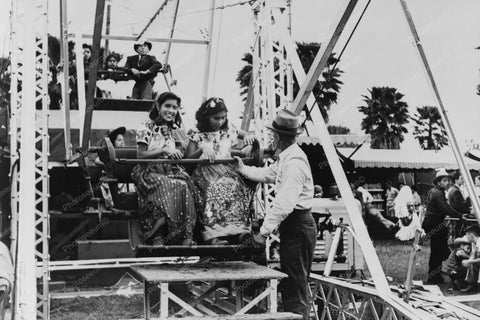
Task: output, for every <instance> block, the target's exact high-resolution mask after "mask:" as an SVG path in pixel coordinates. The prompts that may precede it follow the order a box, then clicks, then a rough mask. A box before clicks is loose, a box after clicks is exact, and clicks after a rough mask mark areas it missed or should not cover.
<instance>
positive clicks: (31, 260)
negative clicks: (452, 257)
mask: <svg viewBox="0 0 480 320" xmlns="http://www.w3.org/2000/svg"><path fill="white" fill-rule="evenodd" d="M35 10H36V1H35V0H30V1H27V0H26V1H25V18H24V19H25V20H24V23H23V29H24V42H23V48H24V52H23V57H24V59H23V65H24V72H23V77H22V87H23V96H22V109H23V110H22V126H21V132H22V134H21V147H20V154H21V157H20V167H21V168H22V174H21V175H20V209H19V219H18V226H19V228H18V230H19V231H18V250H19V253H18V260H17V262H16V263H17V265H16V269H17V272H16V275H17V277H16V287H17V288H16V291H17V295H16V299H15V305H14V311H15V315H17V317H18V319H21V320H31V319H35V318H36V309H37V296H36V290H35V285H34V284H36V282H37V279H36V276H35V275H36V267H35V214H34V213H35V211H36V210H35V208H36V206H35V180H36V179H35V151H36V150H35V149H36V148H35V133H36V131H35V129H34V128H35V103H36V99H35V98H36V93H35V91H36V85H37V84H36V66H35V61H36V58H35V55H36V49H35V48H36V39H35V36H36V34H37V32H36V30H35V21H36V17H35Z"/></svg>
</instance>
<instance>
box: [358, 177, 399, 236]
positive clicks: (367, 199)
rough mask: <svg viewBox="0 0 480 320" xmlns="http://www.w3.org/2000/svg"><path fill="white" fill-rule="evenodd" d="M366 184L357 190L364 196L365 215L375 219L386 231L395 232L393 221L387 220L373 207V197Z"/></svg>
mask: <svg viewBox="0 0 480 320" xmlns="http://www.w3.org/2000/svg"><path fill="white" fill-rule="evenodd" d="M364 185H365V184H362V185H360V186H359V187H358V188H357V191H359V192H360V193H361V194H362V200H363V203H364V206H365V213H366V214H367V215H369V216H371V217H373V218H374V219H375V220H376V221H378V222H379V223H381V224H382V225H383V226H384V227H385V229H387V230H393V229H394V228H395V223H393V222H392V221H390V220H388V219H385V217H384V216H383V215H382V213H381V212H380V210H378V209H377V208H375V207H374V205H373V200H374V198H373V196H372V195H371V194H370V192H368V190H367V189H365V187H364Z"/></svg>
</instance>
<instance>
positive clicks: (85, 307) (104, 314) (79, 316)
mask: <svg viewBox="0 0 480 320" xmlns="http://www.w3.org/2000/svg"><path fill="white" fill-rule="evenodd" d="M374 245H375V249H376V251H377V255H378V257H379V259H380V262H381V264H382V266H383V269H384V271H385V274H386V275H387V276H389V277H392V279H393V281H392V284H398V283H403V282H404V281H405V277H406V273H407V265H408V260H409V255H410V252H411V250H412V246H411V243H401V242H398V241H375V242H374ZM429 253H430V249H429V246H428V244H424V245H423V246H422V248H421V251H419V252H418V253H417V258H416V263H415V269H414V270H415V271H414V280H426V277H427V269H428V256H429ZM365 273H366V274H367V275H368V271H366V272H365ZM445 278H446V277H445ZM441 288H442V290H443V292H444V294H446V295H448V294H454V292H452V291H451V290H449V283H448V281H447V283H446V284H444V285H442V286H441ZM469 305H470V306H471V307H475V308H478V309H480V302H474V303H469ZM142 317H143V297H142V296H140V295H136V296H132V297H130V298H127V297H119V296H115V297H98V298H88V299H86V298H76V299H65V300H53V301H52V304H51V319H52V320H85V319H87V320H110V319H122V318H125V319H129V318H130V319H131V318H142Z"/></svg>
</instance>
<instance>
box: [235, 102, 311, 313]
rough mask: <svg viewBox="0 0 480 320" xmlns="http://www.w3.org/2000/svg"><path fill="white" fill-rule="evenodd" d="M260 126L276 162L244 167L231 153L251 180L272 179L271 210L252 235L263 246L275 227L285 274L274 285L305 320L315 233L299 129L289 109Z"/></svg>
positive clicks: (285, 305)
mask: <svg viewBox="0 0 480 320" xmlns="http://www.w3.org/2000/svg"><path fill="white" fill-rule="evenodd" d="M266 127H267V128H268V129H270V130H271V131H272V132H273V139H274V140H273V141H274V142H273V143H274V147H275V149H276V150H277V152H279V154H278V160H277V161H276V162H275V163H274V164H272V165H271V166H269V167H266V168H256V167H250V166H245V165H244V164H243V162H242V160H241V159H240V158H238V157H237V158H236V159H237V162H238V171H239V172H240V173H241V174H242V175H244V176H245V177H246V178H248V179H250V180H253V181H258V182H266V183H275V187H276V195H275V199H274V200H273V203H272V207H271V210H270V212H268V213H267V214H266V215H265V218H264V222H263V225H262V227H261V228H260V233H258V234H256V235H255V236H254V239H255V241H256V242H257V243H261V244H264V243H265V241H266V239H267V237H268V236H269V235H270V234H271V233H272V232H273V231H274V230H275V229H276V228H277V227H278V226H280V227H279V231H280V238H281V242H280V266H281V270H282V271H283V272H285V273H286V274H287V275H288V278H287V279H285V280H283V282H282V285H281V289H280V291H281V293H282V301H283V308H284V311H286V312H293V313H297V314H301V315H303V318H304V319H309V309H310V308H309V298H308V277H309V274H310V269H311V266H312V260H313V251H314V248H315V241H316V234H317V227H316V225H315V220H314V219H313V216H312V212H311V210H312V209H311V208H312V200H313V178H312V172H311V169H310V165H309V163H308V159H307V156H306V155H305V153H304V152H303V151H302V149H300V147H299V146H298V144H297V143H296V136H297V135H298V134H300V133H301V132H302V129H301V128H300V119H299V117H298V116H297V115H296V114H295V113H293V112H291V111H288V110H280V111H279V112H278V113H277V115H276V117H275V120H274V121H273V123H272V124H271V126H266Z"/></svg>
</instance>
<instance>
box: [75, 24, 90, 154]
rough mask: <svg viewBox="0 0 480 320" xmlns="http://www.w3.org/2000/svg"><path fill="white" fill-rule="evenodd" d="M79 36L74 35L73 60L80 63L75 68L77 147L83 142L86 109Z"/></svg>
mask: <svg viewBox="0 0 480 320" xmlns="http://www.w3.org/2000/svg"><path fill="white" fill-rule="evenodd" d="M81 41H82V40H81V38H80V35H79V34H78V33H77V34H75V59H76V60H77V61H80V63H78V62H77V63H76V68H77V93H78V116H79V121H80V127H79V128H80V129H79V130H80V135H79V146H81V145H82V140H83V124H84V122H85V110H86V107H87V101H86V94H85V69H84V66H83V52H82V42H81Z"/></svg>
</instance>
